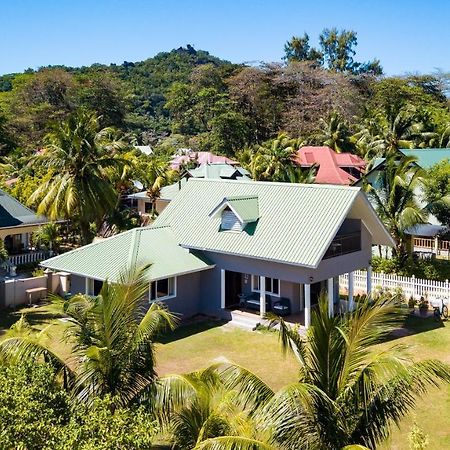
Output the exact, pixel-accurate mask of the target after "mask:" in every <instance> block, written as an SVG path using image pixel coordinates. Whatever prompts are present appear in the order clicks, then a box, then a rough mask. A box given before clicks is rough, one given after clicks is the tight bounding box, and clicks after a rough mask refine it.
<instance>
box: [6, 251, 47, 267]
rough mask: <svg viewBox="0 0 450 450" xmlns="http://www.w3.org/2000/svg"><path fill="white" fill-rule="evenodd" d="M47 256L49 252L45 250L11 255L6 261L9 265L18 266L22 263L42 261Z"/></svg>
mask: <svg viewBox="0 0 450 450" xmlns="http://www.w3.org/2000/svg"><path fill="white" fill-rule="evenodd" d="M48 256H49V253H48V252H45V251H40V252H30V253H22V254H21V255H11V256H10V257H9V258H8V262H9V264H10V265H11V266H20V265H22V264H29V263H34V262H40V261H43V260H44V259H46V258H47V257H48Z"/></svg>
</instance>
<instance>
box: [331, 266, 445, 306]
mask: <svg viewBox="0 0 450 450" xmlns="http://www.w3.org/2000/svg"><path fill="white" fill-rule="evenodd" d="M339 286H340V287H341V288H343V289H348V274H345V275H341V276H340V277H339ZM353 287H354V292H355V295H356V294H357V293H362V292H364V293H365V292H367V272H366V271H363V270H358V271H355V272H353ZM379 287H382V288H387V289H396V288H401V290H402V291H403V294H404V295H405V296H406V297H407V298H409V297H413V298H415V299H416V300H419V299H420V297H422V296H424V297H425V296H428V297H437V298H439V297H444V298H449V299H450V283H449V281H448V280H446V281H434V280H424V279H421V278H416V277H414V276H412V277H402V276H399V275H395V274H386V273H382V272H381V273H379V272H372V290H374V289H377V288H379Z"/></svg>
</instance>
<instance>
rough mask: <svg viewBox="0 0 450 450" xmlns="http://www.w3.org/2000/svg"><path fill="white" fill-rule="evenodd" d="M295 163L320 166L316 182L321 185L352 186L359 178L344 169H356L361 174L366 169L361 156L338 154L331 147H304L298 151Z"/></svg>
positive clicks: (305, 165)
mask: <svg viewBox="0 0 450 450" xmlns="http://www.w3.org/2000/svg"><path fill="white" fill-rule="evenodd" d="M295 162H296V164H298V165H300V166H303V167H311V166H312V165H314V164H316V165H317V166H319V169H318V171H317V174H316V180H315V182H316V183H320V184H351V183H353V182H354V181H356V180H357V178H355V177H354V176H352V175H350V174H349V173H348V172H346V171H345V170H344V169H343V168H344V167H345V168H355V169H357V170H358V171H359V172H361V171H362V170H363V169H364V168H365V167H366V162H365V161H364V160H363V159H361V158H360V157H359V156H357V155H353V154H352V153H336V152H335V151H334V150H332V149H331V148H329V147H302V148H301V149H300V150H298V151H297V156H296V158H295Z"/></svg>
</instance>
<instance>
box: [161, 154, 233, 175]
mask: <svg viewBox="0 0 450 450" xmlns="http://www.w3.org/2000/svg"><path fill="white" fill-rule="evenodd" d="M190 164H192V165H194V166H195V167H200V166H203V165H204V164H230V165H232V166H237V165H239V163H238V162H237V161H233V160H232V159H230V158H227V157H226V156H219V155H215V154H214V153H211V152H193V151H192V150H191V151H188V152H185V153H183V154H179V155H175V156H174V157H173V158H172V162H171V165H170V167H171V168H172V169H175V170H179V169H182V168H183V166H188V165H190Z"/></svg>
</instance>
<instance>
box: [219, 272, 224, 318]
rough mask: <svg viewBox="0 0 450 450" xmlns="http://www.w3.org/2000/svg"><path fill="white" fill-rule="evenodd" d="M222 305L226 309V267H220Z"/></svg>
mask: <svg viewBox="0 0 450 450" xmlns="http://www.w3.org/2000/svg"><path fill="white" fill-rule="evenodd" d="M220 307H221V308H222V309H225V269H220Z"/></svg>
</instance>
